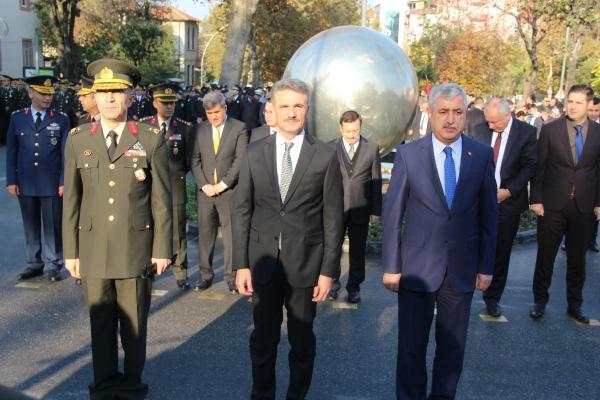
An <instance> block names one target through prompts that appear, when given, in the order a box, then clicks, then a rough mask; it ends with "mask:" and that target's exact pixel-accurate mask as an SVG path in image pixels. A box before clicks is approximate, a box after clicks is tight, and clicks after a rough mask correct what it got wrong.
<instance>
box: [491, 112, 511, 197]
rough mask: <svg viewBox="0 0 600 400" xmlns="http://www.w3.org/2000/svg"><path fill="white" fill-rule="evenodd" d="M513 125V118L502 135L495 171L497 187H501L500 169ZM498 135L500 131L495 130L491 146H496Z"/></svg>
mask: <svg viewBox="0 0 600 400" xmlns="http://www.w3.org/2000/svg"><path fill="white" fill-rule="evenodd" d="M511 126H512V118H511V119H510V121H508V125H506V128H504V130H503V131H502V136H500V150H499V151H498V160H496V170H495V171H494V176H495V177H496V188H497V189H500V169H501V168H502V159H503V158H504V150H505V149H506V142H508V135H509V133H510V127H511ZM497 137H498V132H494V133H493V134H492V143H490V146H492V148H494V143H496V138H497Z"/></svg>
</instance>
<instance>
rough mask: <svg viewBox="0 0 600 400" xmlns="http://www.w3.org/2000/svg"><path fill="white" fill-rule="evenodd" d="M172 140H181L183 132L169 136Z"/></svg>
mask: <svg viewBox="0 0 600 400" xmlns="http://www.w3.org/2000/svg"><path fill="white" fill-rule="evenodd" d="M169 140H170V141H174V140H181V133H178V134H175V135H171V136H169Z"/></svg>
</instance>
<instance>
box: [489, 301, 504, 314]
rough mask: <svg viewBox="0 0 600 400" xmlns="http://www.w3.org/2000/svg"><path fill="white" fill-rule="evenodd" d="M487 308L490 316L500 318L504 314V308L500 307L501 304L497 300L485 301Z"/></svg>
mask: <svg viewBox="0 0 600 400" xmlns="http://www.w3.org/2000/svg"><path fill="white" fill-rule="evenodd" d="M485 308H486V309H487V313H488V315H489V316H490V317H494V318H498V317H500V316H501V315H502V308H500V304H498V303H497V302H495V301H493V302H492V301H490V302H489V303H485Z"/></svg>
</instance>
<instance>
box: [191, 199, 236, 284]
mask: <svg viewBox="0 0 600 400" xmlns="http://www.w3.org/2000/svg"><path fill="white" fill-rule="evenodd" d="M198 196H204V198H203V199H202V200H199V201H198V261H199V266H200V274H201V276H202V279H204V280H207V281H211V282H212V280H213V278H214V276H215V272H214V270H213V266H212V263H213V255H214V252H215V242H216V241H217V232H218V229H219V225H220V226H221V235H222V237H223V253H224V254H223V258H224V264H225V281H226V282H227V283H234V282H235V274H234V273H233V271H232V268H231V267H232V265H231V261H232V260H231V259H232V254H233V252H232V247H231V245H232V243H231V242H232V232H231V209H230V203H231V201H232V192H225V193H224V194H222V195H219V196H215V197H212V198H207V197H206V196H205V195H204V194H203V193H199V194H198Z"/></svg>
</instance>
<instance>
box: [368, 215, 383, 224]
mask: <svg viewBox="0 0 600 400" xmlns="http://www.w3.org/2000/svg"><path fill="white" fill-rule="evenodd" d="M369 221H370V222H371V223H372V224H376V223H378V222H379V221H381V217H380V216H379V215H371V216H370V217H369Z"/></svg>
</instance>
